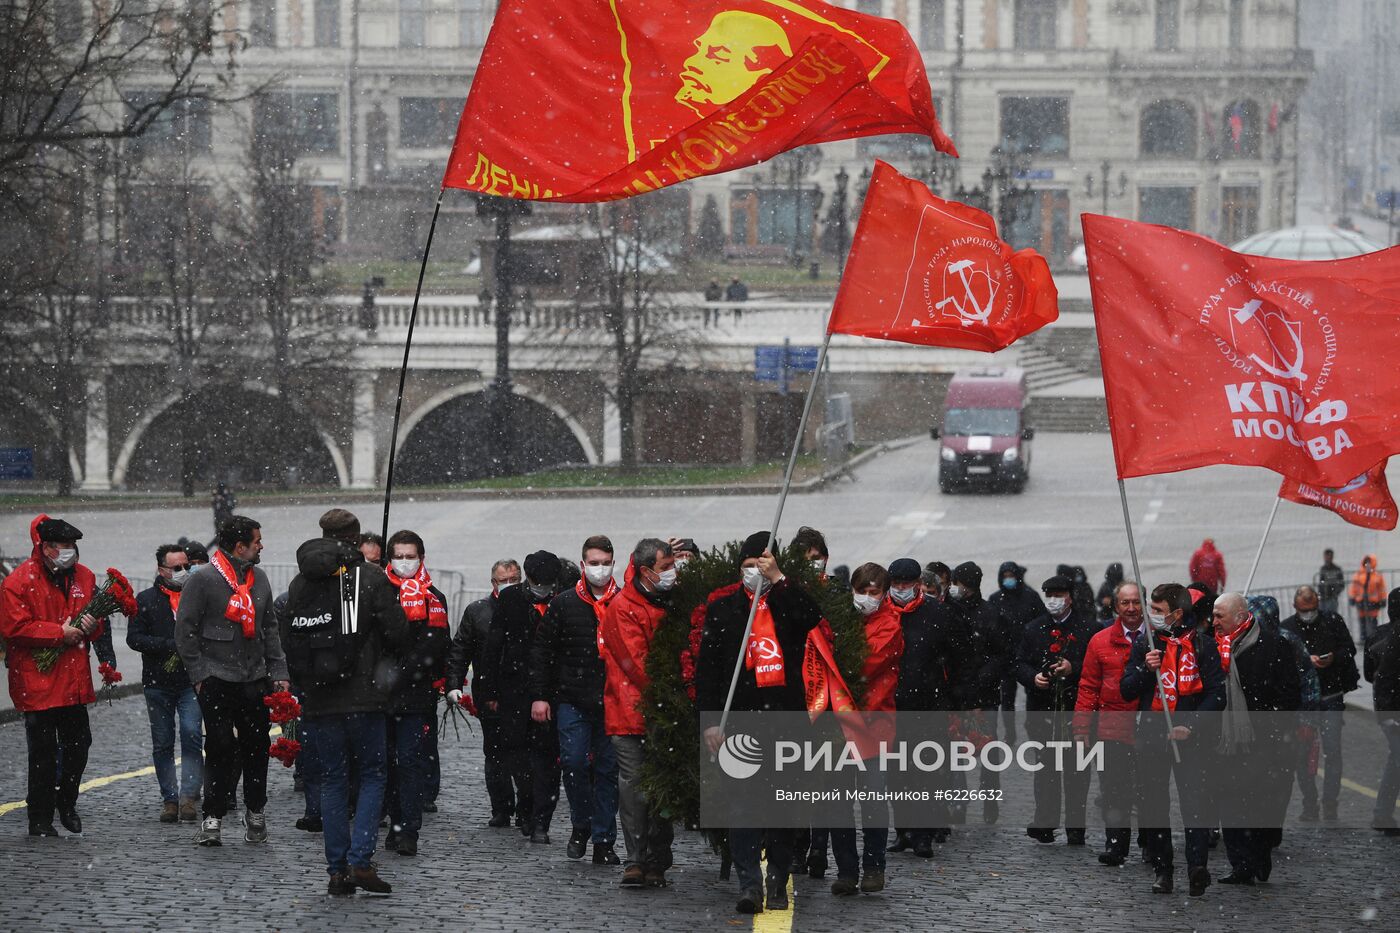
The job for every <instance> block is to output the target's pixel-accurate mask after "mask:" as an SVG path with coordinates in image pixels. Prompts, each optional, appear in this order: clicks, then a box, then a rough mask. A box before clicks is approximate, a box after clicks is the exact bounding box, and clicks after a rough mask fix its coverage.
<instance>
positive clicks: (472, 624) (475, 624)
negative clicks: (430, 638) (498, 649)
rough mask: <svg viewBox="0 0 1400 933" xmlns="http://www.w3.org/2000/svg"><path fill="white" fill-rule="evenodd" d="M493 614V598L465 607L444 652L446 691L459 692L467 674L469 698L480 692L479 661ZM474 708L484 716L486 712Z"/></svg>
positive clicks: (484, 649)
mask: <svg viewBox="0 0 1400 933" xmlns="http://www.w3.org/2000/svg"><path fill="white" fill-rule="evenodd" d="M495 612H496V596H495V594H492V595H490V596H488V597H486V598H485V599H478V600H477V601H476V602H474V603H472V604H471V605H469V606H467V609H466V611H465V612H463V613H462V621H461V622H459V623H458V624H457V634H456V635H454V636H452V646H451V648H449V649H448V652H447V689H448V690H460V689H462V685H463V684H464V683H466V680H467V671H468V670H470V671H471V672H472V691H471V692H472V697H473V699H475V698H476V696H477V693H478V691H479V690H480V689H481V658H482V655H483V654H484V652H485V651H486V637H487V635H489V634H490V633H491V619H492V618H493V617H494V615H495ZM477 709H478V710H480V711H481V713H482V715H485V713H486V711H485V710H483V709H481V706H480V704H478V705H477Z"/></svg>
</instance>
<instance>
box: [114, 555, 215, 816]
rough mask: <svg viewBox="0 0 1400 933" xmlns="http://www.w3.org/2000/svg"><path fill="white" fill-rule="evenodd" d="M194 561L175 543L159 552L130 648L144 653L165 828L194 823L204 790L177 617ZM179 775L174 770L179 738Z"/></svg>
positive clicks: (194, 699)
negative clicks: (177, 640)
mask: <svg viewBox="0 0 1400 933" xmlns="http://www.w3.org/2000/svg"><path fill="white" fill-rule="evenodd" d="M189 565H190V559H189V557H188V556H187V555H186V554H185V551H184V549H183V548H181V547H180V546H179V545H177V544H162V545H161V546H160V547H158V548H156V580H155V585H154V586H152V587H151V588H150V589H147V590H142V591H141V592H140V593H137V594H136V617H135V618H133V619H132V620H131V621H130V623H129V624H128V626H127V629H126V644H127V647H128V648H130V649H131V650H132V651H139V652H140V653H141V684H142V688H143V691H144V693H145V696H146V716H147V718H149V719H150V721H151V758H152V760H153V761H154V762H155V767H156V783H157V784H158V785H159V786H160V796H161V810H160V821H161V822H162V823H175V822H181V823H193V822H195V821H196V820H198V819H199V812H198V810H197V809H196V804H198V802H199V799H200V796H201V795H202V794H203V789H204V717H203V716H202V715H201V714H200V711H199V697H198V696H197V695H196V694H195V692H194V685H193V684H191V683H190V675H189V672H188V671H187V670H185V665H184V662H183V661H181V660H180V655H179V653H178V652H177V651H176V648H175V614H176V612H177V611H178V610H179V608H180V596H181V593H182V592H183V590H184V587H185V581H186V580H188V579H189V576H190V569H189ZM177 729H178V733H179V738H180V770H179V773H178V774H177V773H176V770H175V737H176V732H177Z"/></svg>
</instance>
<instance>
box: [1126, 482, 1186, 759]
mask: <svg viewBox="0 0 1400 933" xmlns="http://www.w3.org/2000/svg"><path fill="white" fill-rule="evenodd" d="M1118 498H1119V500H1120V501H1121V502H1122V503H1123V527H1124V528H1126V529H1127V531H1128V556H1129V557H1130V558H1132V561H1133V578H1134V579H1135V580H1137V588H1138V601H1139V602H1141V603H1142V618H1143V627H1144V628H1145V629H1146V630H1147V647H1148V650H1150V651H1156V650H1157V639H1156V638H1154V637H1153V635H1152V623H1150V622H1148V621H1147V605H1148V604H1147V588H1146V586H1145V585H1144V584H1143V582H1142V568H1141V567H1140V566H1138V556H1137V543H1136V542H1135V541H1134V540H1133V522H1132V519H1131V518H1130V517H1129V515H1128V490H1127V489H1126V488H1125V487H1124V486H1123V478H1122V477H1121V476H1120V477H1118ZM1153 673H1154V674H1155V675H1156V678H1157V696H1158V698H1159V699H1160V700H1161V701H1162V716H1163V717H1164V718H1165V719H1166V723H1167V735H1168V736H1170V735H1171V731H1172V711H1171V707H1170V706H1169V705H1167V689H1166V687H1164V686H1162V672H1161V670H1160V669H1159V670H1157V671H1154V672H1153ZM1168 744H1169V745H1171V749H1172V758H1173V759H1175V761H1176V763H1177V764H1181V750H1180V749H1178V748H1177V747H1176V743H1174V742H1170V741H1169V742H1168Z"/></svg>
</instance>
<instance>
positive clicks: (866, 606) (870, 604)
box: [851, 593, 880, 616]
mask: <svg viewBox="0 0 1400 933" xmlns="http://www.w3.org/2000/svg"><path fill="white" fill-rule="evenodd" d="M851 602H853V603H855V606H856V611H857V612H859V613H860V614H861V615H863V616H868V615H871V614H873V613H874V612H875V610H876V609H879V608H880V597H878V596H870V595H867V594H865V593H856V594H854V595H853V596H851Z"/></svg>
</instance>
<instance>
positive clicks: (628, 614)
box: [598, 538, 676, 888]
mask: <svg viewBox="0 0 1400 933" xmlns="http://www.w3.org/2000/svg"><path fill="white" fill-rule="evenodd" d="M675 563H676V558H675V556H674V555H673V553H672V551H671V545H669V544H667V543H666V542H665V541H662V540H661V539H660V538H643V539H642V540H641V541H638V542H637V546H636V547H635V548H633V549H632V575H631V579H629V580H627V582H626V585H625V586H624V587H623V588H622V591H621V592H619V593H618V594H617V595H616V596H614V597H613V599H612V601H611V602H610V603H608V607H607V609H606V610H605V611H604V612H603V618H602V621H601V622H600V623H599V625H598V653H599V654H600V655H602V658H603V663H604V664H605V665H606V666H607V674H606V677H605V679H604V681H603V727H604V729H605V730H606V731H607V733H608V735H610V736H611V737H612V743H613V748H614V750H615V751H616V752H617V797H618V816H619V818H620V821H621V823H622V838H623V841H624V842H626V843H627V861H626V864H625V866H624V868H623V871H622V884H623V886H624V887H629V888H639V887H642V886H643V885H645V886H647V887H652V888H659V887H663V886H664V885H665V884H666V870H667V869H668V868H670V867H671V834H672V830H671V823H670V821H669V820H664V819H660V818H658V817H657V816H656V815H655V814H653V813H652V812H651V811H650V807H649V806H648V804H647V801H646V798H645V797H644V796H643V795H642V788H641V784H640V782H641V777H642V760H643V759H644V758H645V756H646V731H647V725H646V719H645V717H643V716H642V711H641V709H640V705H641V702H642V692H643V691H644V690H646V688H647V684H648V683H649V681H648V679H647V671H646V668H647V651H648V650H649V649H650V648H651V638H652V635H654V634H655V633H656V628H657V626H658V625H660V624H661V620H662V619H663V618H665V617H666V607H665V600H666V594H667V593H668V592H670V590H671V589H672V588H673V587H674V586H675V585H676V568H675Z"/></svg>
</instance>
